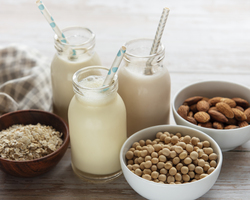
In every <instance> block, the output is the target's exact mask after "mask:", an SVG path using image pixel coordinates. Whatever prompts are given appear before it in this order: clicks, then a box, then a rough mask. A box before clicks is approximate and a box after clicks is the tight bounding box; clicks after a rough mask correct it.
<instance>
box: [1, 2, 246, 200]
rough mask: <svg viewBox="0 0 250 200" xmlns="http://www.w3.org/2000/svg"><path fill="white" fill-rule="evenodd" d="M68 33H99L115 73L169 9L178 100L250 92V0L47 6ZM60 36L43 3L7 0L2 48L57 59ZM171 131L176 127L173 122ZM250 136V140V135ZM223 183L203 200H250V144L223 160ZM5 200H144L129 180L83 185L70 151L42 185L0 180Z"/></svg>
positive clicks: (167, 40) (169, 52) (169, 61)
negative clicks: (209, 83)
mask: <svg viewBox="0 0 250 200" xmlns="http://www.w3.org/2000/svg"><path fill="white" fill-rule="evenodd" d="M44 3H45V4H46V6H47V7H48V8H49V10H50V12H51V13H52V15H53V17H54V19H55V20H56V22H57V24H58V25H59V27H61V28H65V27H68V26H74V25H79V26H85V27H88V28H90V29H91V30H92V31H94V32H95V33H96V51H97V52H98V54H99V56H100V58H101V59H102V63H103V65H105V66H109V65H110V64H111V63H112V61H113V58H114V56H115V55H116V52H117V50H118V49H119V48H120V46H121V45H122V44H124V43H125V42H126V41H128V40H131V39H135V38H141V37H150V38H153V37H154V34H155V31H156V27H157V24H158V20H159V17H160V15H161V11H162V8H163V7H165V6H167V7H169V8H170V10H171V11H170V15H169V18H168V21H167V25H166V29H165V32H164V35H163V38H162V42H163V44H164V45H165V47H166V58H165V64H166V65H167V68H168V70H169V72H170V76H171V84H172V91H171V95H172V96H171V97H173V96H174V95H175V94H176V92H177V91H178V90H179V89H181V88H182V87H183V86H185V85H187V84H190V83H193V82H196V81H201V80H227V81H234V82H237V83H241V84H244V85H246V86H248V87H250V78H249V77H250V12H249V10H250V1H248V0H237V1H235V0H220V1H216V0H211V1H199V0H189V1H186V0H179V1H169V2H168V1H162V0H154V1H145V0H136V1H134V0H126V1H125V0H121V1H115V0H106V1H102V0H50V1H49V0H44ZM53 35H54V33H53V31H52V30H51V28H50V27H49V25H48V23H47V22H46V21H45V19H44V18H43V16H42V15H41V13H40V12H39V10H38V9H37V7H36V5H35V0H34V1H30V0H18V1H17V0H8V1H7V0H0V46H1V47H3V46H7V45H10V44H12V43H16V44H22V45H26V46H28V47H30V48H34V49H37V50H38V51H39V52H40V53H41V54H42V55H44V56H46V57H48V61H49V62H50V61H51V59H52V57H53V55H54V53H55V49H54V44H53ZM171 124H175V122H174V120H173V117H172V115H171ZM249 134H250V133H249ZM223 156H224V161H223V166H222V170H221V174H220V176H219V179H218V181H217V182H216V184H215V185H214V186H213V187H212V189H211V190H210V191H209V192H208V193H206V194H205V195H204V196H203V197H201V198H200V199H201V200H208V199H209V200H210V199H249V196H250V173H249V172H250V159H249V158H250V142H247V141H246V143H245V144H244V145H242V146H240V147H238V148H236V149H235V150H232V151H230V152H225V153H223ZM0 199H18V200H23V199H26V200H30V199H41V200H43V199H51V200H54V199H55V200H58V199H60V200H66V199H144V198H142V197H141V196H139V195H138V194H137V193H136V192H134V191H133V190H132V189H131V187H130V186H129V185H128V184H127V182H126V180H125V179H124V177H123V176H121V177H119V178H118V179H116V180H115V181H113V182H110V183H107V184H98V185H96V184H90V183H86V182H83V181H82V180H80V179H79V178H77V177H76V176H75V175H74V174H73V172H72V169H71V166H70V148H69V149H68V151H67V153H66V154H65V156H64V158H63V159H62V161H61V162H60V163H59V164H58V165H57V166H56V167H55V168H54V169H53V170H52V171H50V172H48V173H47V174H44V175H42V176H40V177H36V178H31V179H25V178H15V177H11V176H9V175H6V174H4V173H2V172H0Z"/></svg>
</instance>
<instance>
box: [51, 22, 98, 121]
mask: <svg viewBox="0 0 250 200" xmlns="http://www.w3.org/2000/svg"><path fill="white" fill-rule="evenodd" d="M63 33H64V34H65V36H66V39H67V41H68V42H69V44H63V43H61V42H60V41H58V40H55V47H56V49H57V51H58V52H57V53H56V54H55V56H54V58H53V60H52V63H51V79H52V91H53V112H54V113H55V114H57V115H59V116H60V117H62V118H63V119H64V120H65V121H66V122H67V121H68V106H69V103H70V100H71V99H72V97H73V96H74V92H73V89H72V76H73V74H74V73H75V72H76V71H77V70H79V69H81V68H83V67H87V66H92V65H100V64H101V62H100V59H99V57H98V55H97V54H96V53H95V51H94V45H95V36H94V34H93V33H92V32H91V31H90V30H89V29H87V28H81V27H71V28H67V29H64V30H63ZM71 49H74V50H75V51H76V54H77V56H76V57H74V59H72V57H71V56H70V55H71V53H72V51H71Z"/></svg>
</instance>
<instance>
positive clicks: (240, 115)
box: [232, 108, 247, 121]
mask: <svg viewBox="0 0 250 200" xmlns="http://www.w3.org/2000/svg"><path fill="white" fill-rule="evenodd" d="M232 110H233V112H234V118H235V119H237V120H238V121H245V120H247V116H246V115H245V114H244V112H242V111H240V110H239V109H237V108H232Z"/></svg>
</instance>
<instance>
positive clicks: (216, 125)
mask: <svg viewBox="0 0 250 200" xmlns="http://www.w3.org/2000/svg"><path fill="white" fill-rule="evenodd" d="M213 127H214V128H215V129H223V128H224V125H223V123H221V122H214V123H213Z"/></svg>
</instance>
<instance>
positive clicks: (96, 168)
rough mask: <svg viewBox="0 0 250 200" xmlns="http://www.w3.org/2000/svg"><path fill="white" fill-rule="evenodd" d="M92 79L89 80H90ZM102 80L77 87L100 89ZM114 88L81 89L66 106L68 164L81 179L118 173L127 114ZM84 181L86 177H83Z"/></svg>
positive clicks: (96, 78)
mask: <svg viewBox="0 0 250 200" xmlns="http://www.w3.org/2000/svg"><path fill="white" fill-rule="evenodd" d="M89 78H92V77H89ZM103 82H104V77H101V78H100V77H99V78H98V77H97V76H96V77H95V78H94V81H93V82H91V81H89V82H88V81H86V80H84V81H81V82H79V83H78V85H81V86H84V87H88V88H100V87H101V86H102V83H103ZM115 87H116V88H113V89H111V90H112V91H109V90H108V91H105V92H102V90H100V89H97V90H96V91H93V90H94V89H93V90H90V89H83V90H82V93H83V95H80V94H78V93H77V94H76V95H75V96H74V97H73V98H72V100H71V102H70V106H69V129H70V142H71V160H72V167H73V169H74V171H75V173H76V174H77V175H78V176H80V177H85V176H87V178H89V179H91V176H93V177H94V176H97V177H98V176H99V175H100V177H99V179H101V178H102V176H105V177H108V176H109V175H110V176H112V174H115V173H118V172H119V173H120V171H121V166H120V161H119V153H120V148H121V146H122V144H123V143H124V141H125V140H126V110H125V106H124V103H123V100H122V99H121V97H120V95H118V94H117V92H116V91H117V83H116V86H115ZM85 178H86V177H85Z"/></svg>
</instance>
